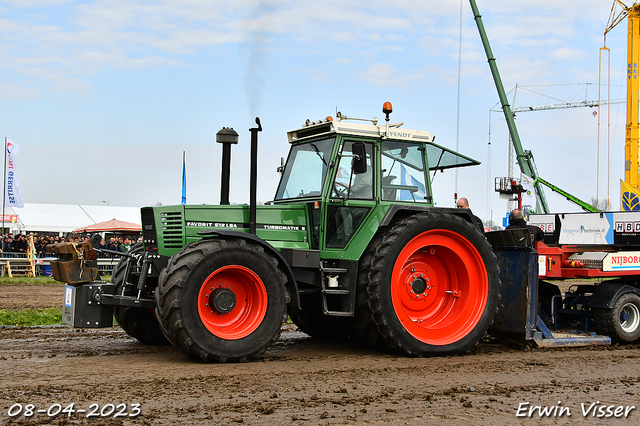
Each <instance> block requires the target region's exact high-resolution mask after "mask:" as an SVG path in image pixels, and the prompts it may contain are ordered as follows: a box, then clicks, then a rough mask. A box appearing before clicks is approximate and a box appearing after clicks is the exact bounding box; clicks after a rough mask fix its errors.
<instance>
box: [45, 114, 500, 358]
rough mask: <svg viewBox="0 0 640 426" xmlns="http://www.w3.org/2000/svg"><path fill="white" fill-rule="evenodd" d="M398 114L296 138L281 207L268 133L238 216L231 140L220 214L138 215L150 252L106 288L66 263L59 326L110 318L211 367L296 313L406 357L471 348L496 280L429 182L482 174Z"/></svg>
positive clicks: (327, 122) (310, 125)
mask: <svg viewBox="0 0 640 426" xmlns="http://www.w3.org/2000/svg"><path fill="white" fill-rule="evenodd" d="M391 110H392V108H391V104H390V103H388V102H387V103H385V106H384V108H383V112H384V113H385V114H386V123H385V124H384V125H380V126H378V125H377V124H378V123H377V120H376V119H373V120H369V121H371V122H370V123H354V122H352V121H349V120H353V119H347V117H343V116H341V115H340V113H338V114H337V118H336V119H335V120H334V119H332V118H330V117H328V118H327V119H324V120H320V121H317V122H309V121H307V123H306V124H305V125H304V126H303V127H302V128H299V129H297V130H294V131H292V132H289V133H288V139H289V142H290V144H291V150H290V152H289V156H288V158H287V160H286V162H285V163H284V164H283V165H282V166H281V167H280V168H279V172H280V173H281V179H280V183H279V186H278V189H277V191H276V195H275V198H274V200H273V201H271V202H269V203H267V204H266V205H260V206H257V205H256V200H255V194H256V169H257V166H256V164H257V134H258V132H259V131H261V126H260V122H259V120H258V119H256V123H257V124H258V127H257V128H253V129H251V145H252V147H251V153H252V155H251V157H252V158H251V176H250V180H251V185H250V186H251V194H250V195H251V196H250V199H251V200H250V203H249V205H229V202H228V191H229V189H228V188H229V186H228V182H229V179H228V170H229V163H230V161H229V159H230V151H229V149H230V146H231V145H232V144H234V143H237V133H235V132H234V131H233V130H232V129H223V130H222V131H221V132H220V133H219V134H218V136H219V140H218V141H219V142H222V143H223V144H224V145H223V176H222V190H221V192H222V194H221V204H220V205H216V206H212V205H176V206H159V207H146V208H143V209H142V211H141V214H142V228H143V244H139V245H138V246H136V247H135V249H134V250H133V251H132V252H131V253H130V254H128V255H127V256H126V257H124V258H122V260H121V261H120V262H119V264H118V265H117V266H116V267H115V269H114V271H113V274H112V281H111V283H103V282H100V281H96V280H94V279H93V275H92V274H90V273H86V274H84V275H85V277H88V278H87V279H88V281H83V280H82V279H77V276H78V275H82V274H78V268H85V269H87V270H89V269H91V265H90V262H91V261H90V260H88V259H91V258H92V254H91V253H90V252H91V251H92V250H93V249H92V248H91V247H89V246H87V247H78V248H77V249H76V250H75V252H77V253H78V255H77V256H71V257H67V258H63V256H60V260H59V261H58V262H59V263H60V264H59V265H56V267H54V268H53V270H54V274H55V273H56V270H58V271H59V272H58V274H57V276H56V278H57V279H60V280H61V281H66V282H68V285H67V286H66V290H65V306H64V309H65V315H64V317H65V322H67V323H68V324H71V325H74V326H79V327H102V326H109V325H110V324H108V323H109V322H110V321H109V320H108V318H110V315H111V314H112V313H113V314H114V316H115V318H116V320H117V322H118V323H119V324H120V326H121V327H122V328H123V329H124V330H125V331H126V332H127V333H128V334H129V335H131V336H133V337H135V338H136V339H138V340H140V341H142V342H144V343H149V344H167V343H170V344H172V345H174V346H175V347H176V348H178V349H179V350H180V351H182V352H183V353H185V354H187V355H188V356H190V357H192V358H194V359H198V360H202V361H216V362H225V361H244V360H246V359H247V358H250V357H252V356H255V355H258V354H261V353H263V352H264V351H265V349H266V348H267V347H268V346H269V344H270V343H271V342H273V341H274V340H276V339H277V338H278V337H279V333H280V328H281V325H282V323H283V322H284V321H286V319H287V317H290V318H291V320H292V321H293V322H294V323H295V324H296V325H297V326H298V327H299V328H300V329H301V330H302V331H304V332H305V333H307V334H309V335H311V336H313V337H317V338H322V339H338V340H342V339H345V340H346V339H354V338H358V339H363V340H364V341H366V342H368V343H370V344H371V345H373V346H374V347H376V348H379V349H382V350H387V351H394V352H396V353H398V354H401V355H406V356H431V355H451V354H458V353H461V352H464V351H466V350H468V349H469V348H470V347H472V346H473V345H475V344H476V343H477V342H478V341H479V340H480V339H481V338H482V337H483V336H484V335H485V333H486V331H487V329H488V327H489V326H490V325H491V323H492V320H493V316H494V314H495V312H496V309H497V306H498V300H499V297H500V295H499V291H500V278H499V271H498V267H497V262H496V258H495V256H494V253H493V251H492V248H491V246H490V245H489V243H488V242H487V240H486V239H485V238H484V236H483V234H482V230H480V229H479V228H478V226H477V224H476V223H475V222H474V218H473V216H472V214H471V212H470V211H469V210H468V209H450V208H436V207H434V202H433V198H432V191H431V180H432V176H431V175H430V174H435V173H436V172H437V171H439V170H440V171H443V170H445V169H449V168H454V167H465V166H471V165H475V164H479V163H478V162H477V161H475V160H473V159H470V158H468V157H465V156H463V155H460V154H458V153H456V152H454V151H452V150H449V149H447V148H445V147H442V146H440V145H437V144H435V143H434V139H435V138H434V136H433V135H432V134H431V133H429V132H425V131H416V130H406V129H401V128H400V126H401V125H402V123H400V124H390V123H389V114H390V113H391ZM234 134H235V137H234ZM225 171H226V172H225ZM67 251H69V250H67ZM72 254H73V253H72ZM65 262H66V269H69V270H74V269H75V273H74V274H69V273H67V274H65V273H64V270H65ZM73 262H75V263H73ZM74 265H75V266H74ZM69 278H76V279H75V280H70V279H69ZM69 281H73V282H69ZM87 302H89V303H87Z"/></svg>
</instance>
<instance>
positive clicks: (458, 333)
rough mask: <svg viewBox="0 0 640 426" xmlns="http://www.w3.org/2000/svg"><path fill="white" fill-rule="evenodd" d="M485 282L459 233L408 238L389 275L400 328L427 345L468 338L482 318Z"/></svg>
mask: <svg viewBox="0 0 640 426" xmlns="http://www.w3.org/2000/svg"><path fill="white" fill-rule="evenodd" d="M488 294H489V279H488V276H487V271H486V268H485V265H484V261H483V260H482V257H481V256H480V253H478V250H477V249H476V248H475V247H474V246H473V244H471V243H470V242H469V240H467V239H466V238H465V237H463V236H461V235H460V234H458V233H456V232H453V231H449V230H445V229H436V230H431V231H426V232H424V233H422V234H420V235H418V236H417V237H415V238H414V239H412V240H411V241H410V242H409V243H408V244H407V245H406V246H405V247H404V249H402V251H401V252H400V255H399V256H398V259H397V260H396V263H395V265H394V267H393V272H392V275H391V301H392V303H393V309H394V311H395V313H396V315H397V317H398V319H399V320H400V323H401V324H402V326H403V327H404V328H405V330H407V332H409V334H411V335H412V336H413V337H415V338H416V339H418V340H420V341H421V342H423V343H427V344H430V345H448V344H451V343H454V342H457V341H458V340H460V339H462V338H463V337H465V336H466V335H467V334H469V333H470V332H471V331H472V330H473V329H474V327H475V326H476V325H477V324H478V322H479V321H480V318H481V317H482V314H483V313H484V310H485V306H486V303H487V297H488Z"/></svg>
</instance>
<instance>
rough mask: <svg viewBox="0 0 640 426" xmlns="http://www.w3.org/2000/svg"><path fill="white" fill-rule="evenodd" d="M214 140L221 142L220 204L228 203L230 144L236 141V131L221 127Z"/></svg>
mask: <svg viewBox="0 0 640 426" xmlns="http://www.w3.org/2000/svg"><path fill="white" fill-rule="evenodd" d="M216 142H218V143H221V144H222V175H221V177H220V205H221V206H225V205H227V206H228V205H229V179H230V176H231V145H232V144H233V145H235V144H237V143H238V132H236V131H235V130H233V129H232V128H231V127H223V128H222V130H220V131H219V132H218V133H216Z"/></svg>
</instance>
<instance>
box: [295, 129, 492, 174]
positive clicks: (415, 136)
mask: <svg viewBox="0 0 640 426" xmlns="http://www.w3.org/2000/svg"><path fill="white" fill-rule="evenodd" d="M332 134H343V135H352V136H368V137H373V138H379V137H384V136H385V134H386V136H387V138H386V139H388V140H393V141H398V142H414V143H415V142H419V143H425V144H426V148H427V154H428V156H429V159H430V160H429V162H430V164H429V169H430V170H444V169H450V168H455V167H466V166H474V165H477V164H480V162H479V161H477V160H474V159H472V158H470V157H467V156H465V155H462V154H460V153H457V152H455V151H453V150H451V149H449V148H445V147H443V146H440V145H438V144H435V143H434V140H435V136H434V135H433V134H432V133H430V132H427V131H424V130H409V129H400V128H399V126H398V125H389V130H388V134H387V126H386V125H381V126H376V125H372V124H360V123H349V122H345V121H333V120H332V119H329V118H327V119H325V120H320V121H315V122H309V121H308V122H307V124H306V125H305V126H303V127H301V128H299V129H297V130H292V131H290V132H288V133H287V137H288V138H289V143H297V142H304V141H305V140H306V139H308V138H311V137H316V136H320V135H332ZM432 162H433V163H432ZM431 163H432V164H431Z"/></svg>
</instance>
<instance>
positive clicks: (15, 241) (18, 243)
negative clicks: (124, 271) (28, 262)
mask: <svg viewBox="0 0 640 426" xmlns="http://www.w3.org/2000/svg"><path fill="white" fill-rule="evenodd" d="M85 241H86V242H88V243H91V236H90V235H84V236H71V237H67V238H65V237H60V236H58V235H56V236H46V235H38V234H33V246H34V250H35V255H36V256H37V257H48V256H53V255H51V254H50V253H49V252H47V249H46V247H47V245H49V244H56V243H64V242H69V243H76V244H78V243H82V242H85ZM141 241H142V237H140V238H138V239H137V240H136V239H135V238H130V237H111V238H109V241H108V242H107V241H105V240H104V238H103V239H102V240H101V241H100V245H99V246H98V248H102V249H106V250H110V251H116V252H122V253H127V252H128V251H130V250H131V248H133V246H134V245H136V244H137V243H138V242H141ZM28 247H29V242H28V238H27V236H26V235H24V234H16V235H15V236H14V235H13V234H11V233H7V234H4V236H3V238H2V252H3V255H4V256H5V257H7V256H8V255H13V254H15V253H20V254H25V255H26V254H27V250H28ZM113 256H115V255H114V254H112V253H111V254H110V253H100V252H99V253H98V257H113Z"/></svg>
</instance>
